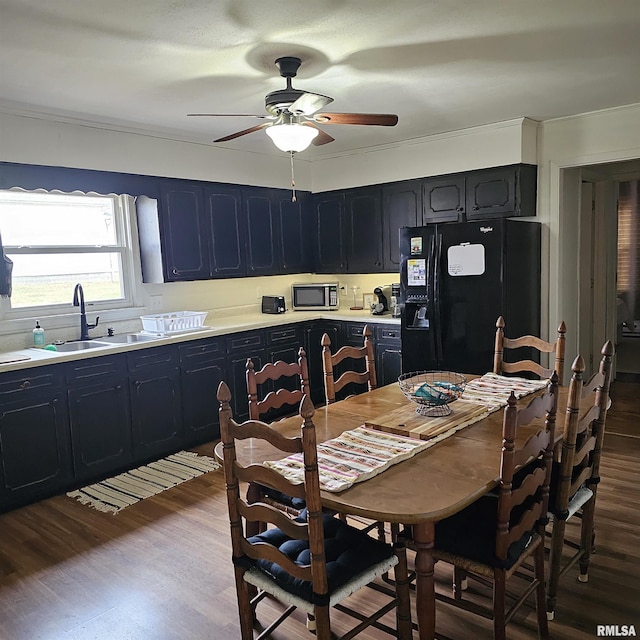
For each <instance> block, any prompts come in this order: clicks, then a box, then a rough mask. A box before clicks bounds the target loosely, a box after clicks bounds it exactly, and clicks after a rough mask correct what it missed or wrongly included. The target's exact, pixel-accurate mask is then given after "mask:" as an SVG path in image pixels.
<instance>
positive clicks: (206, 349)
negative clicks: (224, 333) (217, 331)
mask: <svg viewBox="0 0 640 640" xmlns="http://www.w3.org/2000/svg"><path fill="white" fill-rule="evenodd" d="M178 351H179V353H180V364H183V365H184V364H187V365H191V364H194V363H196V362H208V361H209V360H215V359H217V358H221V357H224V356H225V355H226V354H225V349H224V340H223V339H215V340H199V341H198V342H193V343H189V344H186V345H181V346H180V347H178Z"/></svg>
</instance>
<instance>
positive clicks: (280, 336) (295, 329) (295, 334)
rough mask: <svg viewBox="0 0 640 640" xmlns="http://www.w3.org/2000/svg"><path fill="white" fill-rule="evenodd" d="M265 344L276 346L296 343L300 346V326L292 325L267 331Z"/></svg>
mask: <svg viewBox="0 0 640 640" xmlns="http://www.w3.org/2000/svg"><path fill="white" fill-rule="evenodd" d="M266 334H267V344H270V345H278V344H284V343H285V342H286V343H291V344H293V343H296V344H298V345H300V346H301V345H302V340H303V338H302V326H300V325H292V326H290V327H279V328H277V329H267V330H266Z"/></svg>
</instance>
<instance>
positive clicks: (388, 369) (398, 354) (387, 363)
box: [376, 324, 402, 387]
mask: <svg viewBox="0 0 640 640" xmlns="http://www.w3.org/2000/svg"><path fill="white" fill-rule="evenodd" d="M376 373H377V374H378V386H379V387H382V386H384V385H387V384H392V383H394V382H397V381H398V376H399V375H400V374H401V373H402V343H401V339H400V326H399V325H397V326H396V325H387V324H379V325H377V326H376Z"/></svg>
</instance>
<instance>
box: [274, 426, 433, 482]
mask: <svg viewBox="0 0 640 640" xmlns="http://www.w3.org/2000/svg"><path fill="white" fill-rule="evenodd" d="M429 446H431V443H430V442H425V441H422V440H416V439H415V438H407V437H404V436H397V435H393V434H391V433H383V432H381V431H377V430H374V429H368V428H366V427H365V426H361V427H358V428H356V429H352V430H351V431H345V432H344V433H342V434H341V435H339V436H338V437H337V438H333V439H332V440H327V441H326V442H321V443H320V444H319V445H318V472H319V476H320V488H321V489H322V490H323V491H332V492H337V491H344V490H345V489H348V488H349V487H350V486H351V485H353V484H355V483H356V482H362V481H363V480H368V479H369V478H372V477H373V476H376V475H378V474H379V473H382V472H383V471H384V470H385V469H388V468H389V467H390V466H392V465H394V464H397V463H398V462H402V461H403V460H406V459H407V458H411V457H412V456H414V455H415V454H416V453H418V452H419V451H423V450H424V449H426V448H427V447H429ZM263 464H264V465H265V466H267V467H270V468H271V469H274V470H275V471H277V472H278V473H281V474H282V475H283V476H284V477H285V478H287V480H289V481H291V482H303V481H304V460H303V458H302V454H301V453H294V454H293V455H290V456H287V457H286V458H283V459H282V460H269V461H267V462H264V463H263Z"/></svg>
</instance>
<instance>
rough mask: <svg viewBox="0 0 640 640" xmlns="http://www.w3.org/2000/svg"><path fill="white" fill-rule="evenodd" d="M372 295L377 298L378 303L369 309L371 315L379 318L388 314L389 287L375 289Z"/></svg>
mask: <svg viewBox="0 0 640 640" xmlns="http://www.w3.org/2000/svg"><path fill="white" fill-rule="evenodd" d="M373 295H375V296H377V297H378V302H376V303H374V305H373V307H371V313H372V315H374V316H381V315H382V314H383V313H388V312H389V301H390V300H391V285H385V286H383V287H376V288H375V289H374V290H373Z"/></svg>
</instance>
